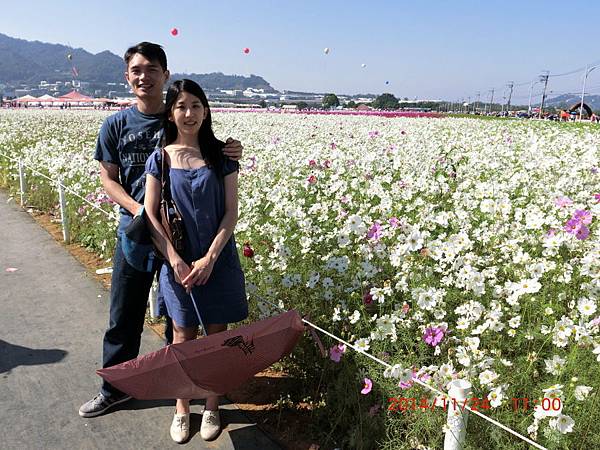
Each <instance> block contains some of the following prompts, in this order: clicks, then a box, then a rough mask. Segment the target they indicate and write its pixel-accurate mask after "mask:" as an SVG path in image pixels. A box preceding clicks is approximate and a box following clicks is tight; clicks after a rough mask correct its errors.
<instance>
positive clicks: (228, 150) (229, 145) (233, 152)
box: [223, 138, 244, 161]
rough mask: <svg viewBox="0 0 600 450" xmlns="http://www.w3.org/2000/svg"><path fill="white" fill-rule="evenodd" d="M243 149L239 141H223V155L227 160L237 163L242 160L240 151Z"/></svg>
mask: <svg viewBox="0 0 600 450" xmlns="http://www.w3.org/2000/svg"><path fill="white" fill-rule="evenodd" d="M243 149H244V147H243V146H242V143H241V142H240V141H237V140H235V139H233V138H227V140H226V141H225V147H223V154H224V155H225V156H227V157H228V158H229V159H233V160H234V161H239V160H240V159H241V158H242V150H243Z"/></svg>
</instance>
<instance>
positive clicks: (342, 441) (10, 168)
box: [0, 111, 600, 449]
mask: <svg viewBox="0 0 600 450" xmlns="http://www.w3.org/2000/svg"><path fill="white" fill-rule="evenodd" d="M106 116H107V113H105V112H95V111H94V112H92V111H89V112H83V111H69V112H59V111H0V152H2V153H3V154H4V155H6V156H10V157H12V158H22V160H23V161H24V162H25V163H26V164H28V165H31V166H33V167H36V168H37V169H38V170H39V171H41V172H43V173H44V174H46V175H48V176H50V177H51V178H57V177H61V178H62V179H63V180H64V183H65V184H67V185H69V186H70V187H72V188H73V189H74V190H76V191H77V192H80V194H81V196H82V197H85V198H87V199H88V200H89V201H91V202H92V203H95V204H96V205H97V206H98V207H99V208H102V209H103V210H104V211H105V212H104V213H103V212H100V211H98V210H96V209H94V208H91V207H90V206H89V205H87V204H84V203H82V202H81V201H79V200H78V199H77V198H76V197H75V196H72V195H70V196H69V197H68V200H69V209H70V212H71V215H72V218H71V221H72V222H73V225H72V226H73V231H72V233H73V235H74V237H75V238H76V239H77V240H79V241H80V242H82V243H83V244H84V245H86V246H88V247H90V248H92V249H94V250H96V251H97V252H98V253H99V254H101V255H102V256H103V257H104V258H107V259H108V258H109V257H110V256H111V254H112V247H113V245H114V237H113V236H114V231H115V227H116V222H115V218H116V215H115V212H116V208H115V205H113V204H112V203H111V202H110V200H109V199H108V198H107V197H106V195H105V194H104V193H103V191H102V189H101V187H100V181H99V178H98V167H97V163H96V162H95V161H93V159H92V155H93V150H94V147H95V138H96V135H97V132H98V130H99V127H100V124H101V122H102V120H103V119H104V118H105V117H106ZM213 121H214V129H215V132H216V134H217V136H218V137H220V138H222V139H225V138H226V137H227V136H232V137H235V138H237V139H239V140H241V141H242V143H243V144H244V158H243V160H242V161H241V171H240V190H239V192H240V203H239V210H240V217H239V221H238V224H237V228H236V240H237V244H238V247H239V251H240V255H241V259H242V263H243V266H244V270H245V273H246V279H247V284H248V286H247V288H248V292H249V294H250V298H251V299H253V298H254V295H253V294H255V293H256V294H258V295H259V296H260V297H262V298H265V299H267V300H269V301H271V302H274V303H279V304H280V305H281V306H283V307H285V308H296V309H298V310H299V311H301V312H302V313H303V314H308V315H309V316H310V319H311V321H313V322H315V323H318V324H319V325H320V326H321V327H323V328H326V329H328V330H329V331H330V332H332V333H334V334H336V335H338V336H340V337H342V338H343V339H345V340H346V341H348V342H350V343H352V344H354V345H356V346H357V347H359V348H361V349H362V350H364V351H366V352H368V353H371V354H373V355H375V356H377V357H378V358H380V359H382V360H384V361H386V362H387V363H388V364H390V365H392V368H391V369H389V368H388V369H385V367H383V366H381V365H379V364H377V363H375V362H374V361H372V360H370V359H368V358H366V357H365V356H364V355H361V354H359V353H357V352H354V351H353V350H352V349H350V348H347V347H346V346H344V345H341V344H340V345H338V342H336V341H334V340H332V339H330V338H327V337H322V340H323V343H324V344H325V346H326V350H327V356H326V357H323V356H321V355H320V353H319V352H318V350H317V349H316V346H315V345H314V344H313V343H312V341H310V340H309V339H306V340H305V341H306V342H304V341H303V343H302V344H301V346H300V350H299V351H298V352H295V354H294V356H293V357H292V358H290V361H288V362H287V363H286V362H284V363H283V367H284V368H286V367H285V364H289V371H290V372H293V373H295V374H301V376H304V377H305V378H306V379H307V380H320V381H318V383H317V382H314V385H317V384H318V386H320V388H315V390H314V392H312V394H311V401H312V404H313V405H314V411H315V413H314V414H315V417H320V416H318V414H319V411H327V416H328V417H332V416H333V417H339V418H341V419H340V420H338V422H340V423H336V421H334V420H331V421H329V422H327V424H325V425H323V424H321V426H322V427H325V428H327V431H328V439H329V443H330V444H331V445H332V446H336V445H337V446H340V445H344V448H346V447H347V448H407V449H408V448H440V446H441V442H442V440H443V433H442V430H443V426H444V423H445V417H446V412H445V411H444V409H445V408H443V407H442V406H441V405H442V402H439V403H438V404H437V405H436V406H434V394H432V393H431V392H430V391H428V390H427V389H425V388H423V387H422V386H419V385H417V384H415V383H414V379H415V378H416V379H419V380H420V381H422V382H425V383H427V384H429V385H431V386H433V387H435V388H436V389H439V390H442V391H446V390H447V385H448V383H449V382H450V381H452V380H453V379H465V380H468V381H469V382H470V383H471V384H472V386H473V391H472V396H473V398H475V399H478V400H477V402H472V403H471V404H470V406H473V403H477V405H476V406H479V409H480V410H481V411H482V412H483V413H484V414H486V415H488V416H490V417H493V418H494V419H496V420H498V421H500V422H501V423H503V424H505V425H507V426H509V427H510V428H512V429H514V430H516V431H517V432H519V433H521V434H524V435H526V436H529V437H530V438H532V439H534V440H536V441H537V442H539V443H540V444H541V445H543V446H545V447H547V448H584V447H585V448H594V447H596V446H600V431H599V430H598V425H597V424H598V421H599V420H600V413H599V412H598V410H599V408H600V402H599V401H598V395H597V394H598V391H599V390H600V311H599V310H598V299H599V295H600V241H599V237H600V231H599V229H600V227H599V222H600V219H599V218H598V216H599V215H600V129H598V130H597V129H596V128H594V127H589V126H576V125H573V124H564V125H560V124H554V123H545V122H519V121H507V120H473V119H454V118H386V117H359V116H343V117H342V116H327V115H313V116H307V115H299V114H298V115H285V114H260V113H244V114H237V113H225V112H222V113H215V114H214V115H213ZM15 167H16V164H15V163H14V162H11V161H9V160H8V159H7V158H6V157H3V156H1V155H0V184H1V185H4V186H5V188H6V189H7V190H8V191H9V192H10V193H11V194H12V195H13V196H14V197H15V198H16V199H17V198H18V194H17V192H18V186H19V183H18V177H17V176H16V173H17V172H16V168H15ZM27 183H28V204H29V205H33V206H35V207H36V208H39V209H43V210H45V211H48V212H53V211H56V203H57V196H56V193H55V191H54V190H53V189H52V186H51V183H49V182H48V181H47V180H46V179H44V178H43V177H41V176H39V175H36V174H34V173H31V172H28V175H27ZM109 215H111V217H109ZM251 309H252V310H253V311H254V312H255V317H259V316H264V315H266V314H270V313H272V312H273V308H271V307H269V306H268V305H265V304H263V303H260V302H258V301H252V302H251ZM299 376H300V375H299ZM307 385H310V386H313V384H311V383H310V382H308V383H307ZM324 386H326V387H327V388H326V389H324V388H323V387H324ZM305 394H306V393H305ZM341 397H344V398H341ZM390 398H407V399H415V402H416V408H415V409H413V410H411V408H410V407H409V408H405V410H402V411H397V410H396V411H391V410H390V409H393V408H390V406H391V403H390ZM524 399H527V400H524ZM543 399H548V400H547V401H542V400H543ZM553 399H560V400H557V401H555V402H554V403H552V402H551V400H553ZM536 400H537V401H536ZM423 403H424V404H425V406H426V407H425V408H420V409H421V410H419V406H420V405H422V404H423ZM551 405H552V406H551ZM344 418H349V419H348V420H352V421H353V424H354V425H353V426H352V427H348V426H347V425H346V424H344V423H341V422H343V421H344V420H346V419H344ZM469 420H470V421H469V425H468V433H467V441H466V447H467V448H515V449H516V448H528V446H527V444H524V443H522V442H520V441H519V440H518V439H517V438H515V437H512V436H510V435H509V434H507V433H505V432H504V431H502V430H500V429H497V428H495V427H494V426H493V425H491V424H488V423H487V422H485V421H484V420H482V419H481V418H478V417H471V418H470V419H469Z"/></svg>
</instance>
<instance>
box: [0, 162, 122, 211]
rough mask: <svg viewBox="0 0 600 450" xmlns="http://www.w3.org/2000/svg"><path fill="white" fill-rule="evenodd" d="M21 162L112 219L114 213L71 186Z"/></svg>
mask: <svg viewBox="0 0 600 450" xmlns="http://www.w3.org/2000/svg"><path fill="white" fill-rule="evenodd" d="M0 155H1V156H4V157H5V158H7V159H9V160H11V161H14V162H17V163H18V162H19V159H17V158H11V157H10V156H8V155H6V154H5V153H3V152H0ZM22 164H23V166H24V167H27V168H28V169H29V170H31V171H32V172H34V173H37V174H38V175H40V176H41V177H42V178H46V179H47V180H48V181H50V182H52V183H56V185H57V186H60V187H62V188H64V189H65V190H66V191H68V192H69V193H71V194H73V195H74V196H75V197H78V198H80V199H81V200H83V201H84V202H85V203H87V204H88V205H90V206H91V207H92V208H95V209H97V210H98V211H101V212H102V213H104V214H105V215H106V216H108V217H109V218H111V219H112V218H113V217H114V214H112V213H110V212H108V211H105V210H103V209H102V208H100V207H99V206H98V205H95V204H94V203H92V202H90V201H89V200H88V199H86V198H84V197H82V196H81V195H79V193H78V192H76V191H74V190H73V189H71V188H70V187H68V186H65V185H64V184H63V183H61V182H60V181H57V180H53V179H52V178H50V177H49V176H48V175H46V174H44V173H42V172H40V171H39V170H36V169H35V168H33V167H31V166H29V165H27V164H25V163H22Z"/></svg>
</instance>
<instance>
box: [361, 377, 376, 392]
mask: <svg viewBox="0 0 600 450" xmlns="http://www.w3.org/2000/svg"><path fill="white" fill-rule="evenodd" d="M371 389H373V382H372V381H371V380H370V379H368V378H365V380H364V384H363V388H362V390H361V391H360V393H361V394H362V395H367V394H368V393H369V392H371Z"/></svg>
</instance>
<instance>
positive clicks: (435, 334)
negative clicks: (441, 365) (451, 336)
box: [423, 327, 445, 347]
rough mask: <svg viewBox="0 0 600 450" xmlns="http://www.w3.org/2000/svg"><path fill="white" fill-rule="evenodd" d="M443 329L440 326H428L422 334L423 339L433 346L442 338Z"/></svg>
mask: <svg viewBox="0 0 600 450" xmlns="http://www.w3.org/2000/svg"><path fill="white" fill-rule="evenodd" d="M444 335H445V330H444V329H443V328H442V327H428V328H426V329H425V333H424V334H423V340H424V341H425V343H426V344H428V345H431V346H432V347H435V346H436V345H438V344H439V343H440V342H442V339H444Z"/></svg>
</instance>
